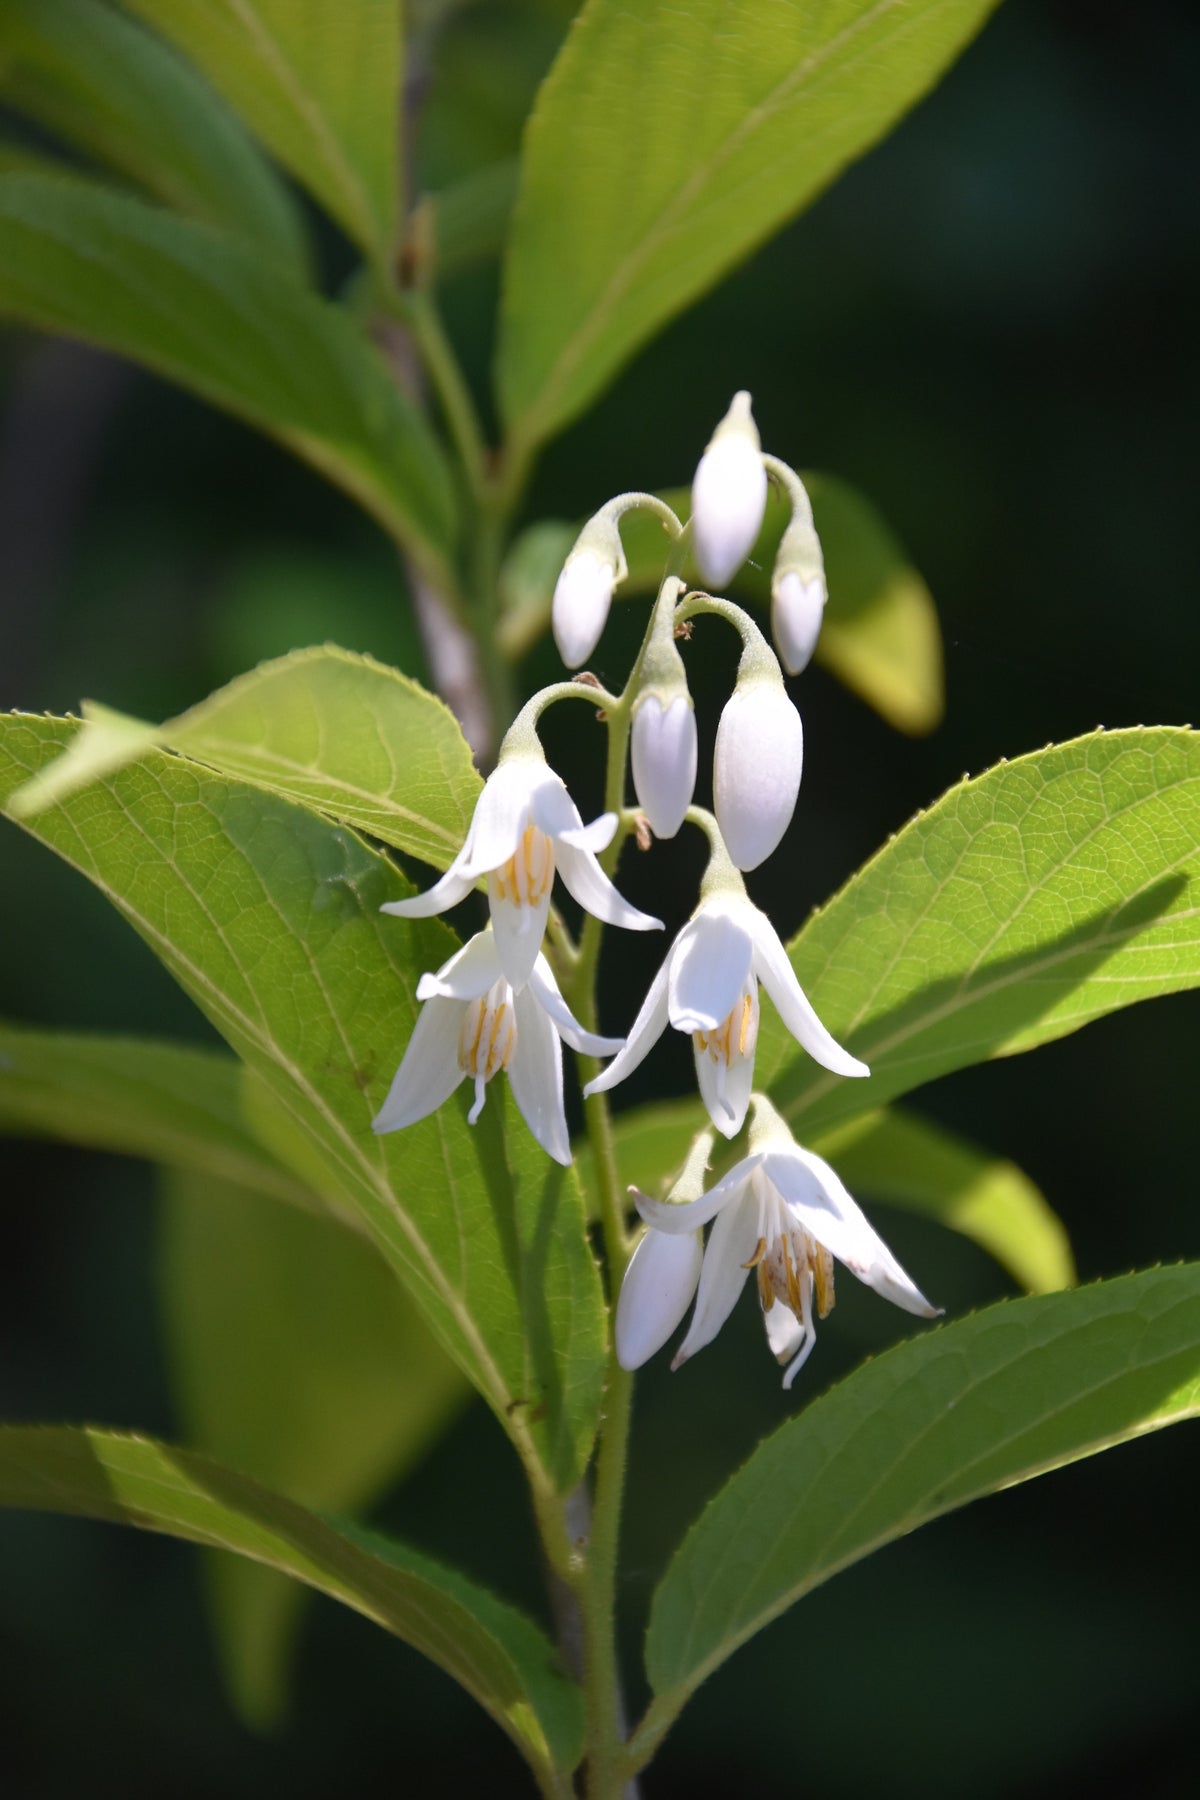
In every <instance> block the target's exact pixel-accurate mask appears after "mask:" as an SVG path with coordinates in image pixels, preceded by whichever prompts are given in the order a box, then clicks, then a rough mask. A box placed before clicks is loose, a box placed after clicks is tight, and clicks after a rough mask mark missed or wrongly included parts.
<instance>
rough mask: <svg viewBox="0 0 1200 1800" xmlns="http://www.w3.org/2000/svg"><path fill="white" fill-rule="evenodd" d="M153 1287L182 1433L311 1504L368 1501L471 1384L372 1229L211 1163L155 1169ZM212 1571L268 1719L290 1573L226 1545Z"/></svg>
mask: <svg viewBox="0 0 1200 1800" xmlns="http://www.w3.org/2000/svg"><path fill="white" fill-rule="evenodd" d="M159 1298H160V1304H161V1307H162V1318H163V1328H164V1335H165V1339H166V1342H167V1346H168V1351H169V1362H170V1370H171V1378H172V1390H173V1392H174V1395H175V1400H176V1405H177V1407H178V1409H179V1413H180V1417H181V1419H182V1421H183V1425H184V1429H185V1432H186V1435H187V1440H188V1442H189V1444H191V1445H194V1446H195V1447H196V1448H197V1449H199V1450H201V1451H204V1452H205V1453H206V1454H208V1455H211V1456H214V1457H216V1458H217V1459H218V1460H219V1461H221V1462H223V1463H227V1464H229V1465H230V1466H231V1467H233V1468H236V1469H240V1470H242V1471H243V1472H244V1473H246V1474H248V1475H252V1476H254V1478H255V1479H256V1480H259V1481H262V1482H263V1483H265V1485H266V1486H268V1487H271V1488H274V1489H276V1490H277V1491H278V1492H280V1493H283V1494H286V1495H287V1496H288V1498H289V1499H292V1500H298V1501H300V1502H301V1503H302V1504H303V1505H305V1506H310V1507H312V1508H314V1509H315V1510H316V1511H318V1512H339V1513H340V1512H348V1513H358V1512H359V1511H360V1510H362V1509H363V1508H364V1507H366V1506H368V1505H370V1504H371V1502H372V1501H374V1500H375V1499H376V1498H377V1497H378V1496H380V1495H381V1494H382V1493H383V1492H384V1491H385V1490H386V1489H387V1488H388V1487H390V1486H391V1485H392V1484H393V1483H395V1482H396V1481H399V1480H400V1479H401V1478H402V1477H403V1475H404V1474H405V1473H406V1472H407V1470H408V1469H410V1468H411V1467H413V1466H414V1465H415V1464H416V1462H417V1461H418V1460H419V1459H420V1458H421V1456H422V1455H423V1454H424V1453H425V1451H426V1450H427V1449H428V1447H429V1445H430V1444H431V1442H432V1441H433V1440H434V1439H436V1438H437V1437H438V1436H440V1435H441V1434H442V1432H444V1431H445V1429H446V1428H447V1426H448V1425H449V1424H450V1423H451V1421H452V1420H453V1419H454V1418H455V1417H456V1416H457V1414H458V1412H459V1410H460V1409H461V1406H462V1403H463V1401H464V1400H465V1398H466V1396H467V1394H468V1393H469V1391H470V1390H469V1389H468V1388H467V1387H466V1384H465V1383H464V1381H463V1378H462V1376H461V1375H460V1373H459V1371H458V1370H457V1368H455V1366H454V1364H453V1363H452V1362H450V1360H449V1359H448V1357H447V1356H446V1355H445V1354H444V1352H443V1351H441V1350H440V1349H439V1348H438V1346H437V1344H436V1343H435V1342H434V1341H433V1339H432V1338H431V1337H430V1335H429V1332H428V1330H427V1328H426V1327H425V1326H424V1325H423V1324H422V1322H421V1320H420V1319H419V1318H418V1316H417V1314H416V1312H415V1310H414V1309H413V1306H412V1303H411V1302H410V1301H409V1300H408V1299H407V1297H406V1296H405V1294H404V1292H403V1290H402V1289H401V1288H400V1287H399V1286H398V1285H397V1283H396V1281H395V1279H394V1278H393V1276H392V1274H391V1272H390V1271H389V1269H388V1268H387V1266H386V1264H385V1263H384V1262H383V1260H382V1259H381V1258H380V1257H379V1256H378V1255H377V1254H376V1252H375V1251H374V1250H373V1249H371V1248H370V1246H369V1245H367V1244H365V1243H364V1242H363V1241H362V1240H361V1239H358V1238H355V1237H352V1236H351V1235H350V1234H349V1233H348V1232H346V1231H343V1230H341V1229H339V1227H338V1226H337V1225H334V1224H332V1223H330V1222H328V1221H326V1220H322V1219H316V1218H311V1217H306V1216H305V1215H304V1214H303V1213H299V1212H296V1211H293V1210H292V1209H291V1208H289V1207H282V1206H278V1205H276V1204H274V1203H273V1202H272V1201H270V1200H264V1199H262V1198H261V1197H260V1196H259V1195H258V1194H256V1193H252V1192H249V1191H248V1190H246V1189H242V1188H238V1187H235V1186H233V1185H232V1184H231V1183H229V1182H227V1181H223V1180H220V1179H214V1177H213V1176H211V1175H209V1174H198V1173H195V1172H189V1173H179V1174H170V1175H167V1176H166V1177H165V1178H164V1182H163V1218H162V1235H161V1240H160V1260H159ZM208 1574H209V1587H210V1593H211V1597H212V1602H213V1611H214V1617H215V1622H216V1625H217V1635H218V1640H219V1644H220V1648H221V1651H222V1660H223V1664H224V1668H225V1673H226V1678H227V1680H228V1682H229V1684H230V1687H231V1690H232V1692H233V1695H234V1698H235V1700H236V1701H237V1703H238V1705H239V1707H240V1709H241V1711H242V1713H243V1715H244V1716H245V1717H246V1718H247V1719H248V1720H249V1721H250V1723H251V1724H253V1725H255V1726H257V1727H258V1728H260V1729H263V1728H267V1727H270V1726H272V1725H275V1724H277V1723H278V1722H279V1721H280V1719H281V1718H282V1715H283V1713H284V1710H285V1708H286V1701H287V1685H288V1678H289V1674H290V1661H291V1652H292V1646H293V1643H294V1639H295V1632H296V1626H297V1624H298V1621H299V1613H300V1607H301V1602H302V1600H303V1595H304V1590H303V1588H301V1587H300V1586H299V1585H298V1584H297V1583H296V1582H294V1581H288V1580H286V1579H285V1578H284V1577H283V1576H281V1575H279V1574H277V1573H276V1572H275V1571H274V1570H272V1569H270V1568H266V1567H263V1566H262V1565H260V1564H256V1563H250V1562H245V1561H243V1560H242V1559H240V1558H233V1557H227V1556H216V1557H213V1558H212V1559H211V1562H210V1564H209V1569H208Z"/></svg>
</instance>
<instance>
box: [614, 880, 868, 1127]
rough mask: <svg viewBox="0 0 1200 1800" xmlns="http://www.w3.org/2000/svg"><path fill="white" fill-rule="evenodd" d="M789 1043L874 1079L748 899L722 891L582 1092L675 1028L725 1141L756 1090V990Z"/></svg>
mask: <svg viewBox="0 0 1200 1800" xmlns="http://www.w3.org/2000/svg"><path fill="white" fill-rule="evenodd" d="M760 981H761V982H762V984H763V986H764V987H765V988H766V990H767V993H768V994H769V995H770V997H771V999H772V1000H773V1001H774V1003H775V1008H776V1011H777V1012H778V1013H779V1016H780V1018H781V1019H782V1020H783V1023H784V1025H785V1026H786V1027H787V1029H788V1030H789V1031H790V1032H791V1034H792V1036H793V1037H794V1038H795V1039H796V1040H797V1041H798V1042H799V1043H800V1044H802V1045H803V1047H804V1048H805V1049H806V1050H807V1051H808V1053H809V1055H810V1056H813V1057H815V1058H816V1060H817V1061H818V1062H819V1063H821V1064H822V1065H823V1067H825V1068H826V1069H831V1070H832V1071H833V1073H834V1074H835V1075H869V1074H870V1072H871V1071H870V1070H869V1069H868V1068H867V1066H866V1064H865V1063H861V1062H859V1060H858V1058H857V1057H855V1056H851V1055H850V1053H849V1052H848V1051H846V1050H843V1049H842V1047H841V1045H840V1044H838V1043H836V1042H835V1041H834V1039H833V1038H832V1037H830V1035H829V1033H828V1032H827V1031H826V1029H825V1027H824V1025H822V1023H821V1021H820V1019H818V1017H817V1015H816V1013H815V1012H814V1011H813V1009H812V1006H811V1005H810V1004H809V1001H808V1000H807V998H806V997H805V994H804V990H803V989H802V988H801V986H800V983H799V982H798V981H797V979H796V971H795V970H794V969H793V968H792V965H791V963H790V962H789V961H788V955H787V951H786V950H785V949H784V947H783V945H782V944H781V943H780V941H779V935H778V933H777V932H776V930H775V927H774V926H773V925H772V924H771V921H770V920H769V919H768V918H767V916H766V914H765V913H763V912H760V911H759V909H758V907H757V906H755V905H754V904H753V902H752V901H750V900H748V899H747V898H746V896H745V894H744V893H740V894H739V893H733V892H729V891H727V890H722V891H720V892H718V893H715V894H713V895H712V896H711V897H710V898H708V899H706V900H704V901H702V902H701V904H700V905H699V906H698V907H697V909H696V911H695V912H694V913H693V915H692V917H691V918H690V919H689V920H688V922H687V924H686V925H685V926H684V927H683V929H682V931H680V933H679V935H678V936H677V937H676V939H675V942H674V943H673V944H672V945H671V948H670V949H669V950H668V952H667V955H666V960H665V961H664V962H663V965H662V967H661V968H660V969H659V971H658V974H657V975H656V976H655V977H654V980H653V981H652V982H651V984H650V991H649V993H648V994H647V995H646V998H645V1000H644V1001H643V1003H642V1009H641V1011H640V1012H639V1013H638V1016H637V1018H636V1019H635V1020H634V1022H633V1027H632V1029H631V1031H630V1033H629V1036H628V1038H627V1039H626V1041H625V1048H624V1049H623V1050H622V1051H621V1052H620V1053H619V1054H618V1055H617V1056H615V1057H614V1058H613V1060H612V1062H610V1063H609V1065H608V1067H607V1068H606V1069H605V1070H604V1071H603V1073H602V1074H600V1075H598V1076H597V1077H596V1079H595V1080H594V1081H591V1082H589V1083H588V1085H587V1087H586V1088H585V1089H584V1093H585V1094H599V1093H603V1092H605V1091H606V1090H607V1089H609V1088H612V1087H615V1086H616V1084H617V1083H618V1082H619V1081H624V1079H625V1077H626V1076H627V1075H630V1074H632V1073H633V1071H634V1069H636V1068H637V1067H638V1065H639V1063H641V1062H642V1061H643V1059H644V1058H645V1057H646V1056H647V1055H648V1054H649V1052H650V1050H651V1048H652V1047H653V1046H654V1044H656V1043H657V1041H658V1039H659V1038H660V1037H661V1036H662V1034H663V1032H664V1031H665V1030H666V1027H667V1026H668V1025H673V1026H674V1027H675V1029H676V1031H685V1032H687V1033H688V1034H689V1035H690V1037H691V1039H692V1046H693V1049H694V1051H695V1056H696V1078H697V1080H698V1082H699V1085H700V1092H701V1094H702V1096H703V1098H704V1103H705V1105H706V1106H707V1108H708V1116H709V1118H710V1119H711V1120H712V1122H713V1124H714V1125H715V1126H716V1128H717V1130H718V1131H720V1132H721V1133H723V1135H724V1136H725V1137H733V1136H735V1135H736V1133H737V1132H738V1131H740V1130H741V1127H742V1122H743V1120H744V1119H745V1117H746V1108H747V1106H748V1104H749V1100H750V1091H751V1088H752V1087H753V1085H754V1047H755V1041H756V1039H757V1037H758V984H759V982H760Z"/></svg>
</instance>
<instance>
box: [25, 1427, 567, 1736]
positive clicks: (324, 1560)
mask: <svg viewBox="0 0 1200 1800" xmlns="http://www.w3.org/2000/svg"><path fill="white" fill-rule="evenodd" d="M0 1505H2V1506H16V1507H23V1508H32V1509H35V1510H37V1511H40V1512H56V1513H72V1514H76V1515H79V1516H82V1517H84V1518H89V1519H104V1520H108V1521H110V1522H111V1523H113V1524H118V1525H137V1526H140V1527H141V1528H142V1529H143V1530H145V1531H158V1532H163V1533H165V1534H166V1535H167V1536H168V1537H178V1538H186V1539H187V1540H189V1541H190V1542H191V1543H195V1544H207V1545H210V1546H211V1547H212V1548H213V1549H218V1550H232V1551H234V1552H236V1553H237V1554H238V1555H240V1556H247V1557H250V1558H252V1559H253V1561H255V1562H258V1563H263V1564H265V1565H266V1566H267V1567H269V1568H272V1569H279V1570H281V1571H282V1572H283V1573H284V1574H285V1575H290V1576H292V1577H293V1578H294V1579H296V1580H297V1581H303V1582H305V1583H306V1584H307V1585H308V1586H309V1587H313V1588H316V1589H317V1590H318V1591H319V1592H321V1593H325V1594H329V1595H330V1596H332V1598H333V1599H335V1600H340V1601H341V1602H342V1603H343V1605H346V1606H349V1607H352V1608H353V1609H354V1611H356V1612H360V1613H363V1614H364V1615H365V1616H366V1617H367V1618H368V1619H373V1620H374V1621H375V1623H376V1624H378V1625H382V1626H383V1628H384V1629H385V1630H386V1631H390V1632H392V1633H393V1634H394V1635H395V1636H396V1637H399V1638H402V1639H403V1641H404V1642H405V1643H407V1644H411V1645H413V1647H414V1648H415V1649H417V1650H419V1651H421V1653H422V1654H423V1655H424V1656H428V1657H429V1658H430V1660H431V1661H433V1662H435V1663H436V1664H437V1665H438V1667H439V1668H441V1669H444V1670H445V1671H446V1673H447V1674H448V1675H451V1676H453V1678H454V1680H455V1681H458V1682H460V1683H461V1684H462V1686H463V1687H465V1688H466V1690H467V1692H468V1693H470V1694H472V1695H473V1696H474V1697H475V1699H476V1700H478V1701H479V1703H480V1705H481V1706H483V1707H485V1708H486V1710H487V1711H488V1712H489V1713H490V1714H491V1715H492V1717H493V1718H494V1719H495V1720H496V1723H497V1724H498V1725H499V1726H500V1727H501V1728H502V1729H503V1730H504V1731H506V1732H507V1733H508V1735H509V1737H510V1738H512V1740H513V1742H514V1743H515V1744H516V1746H517V1748H518V1749H519V1750H520V1751H521V1753H522V1755H524V1756H525V1757H526V1758H527V1759H528V1760H529V1761H530V1762H531V1763H532V1764H533V1766H534V1767H535V1768H537V1769H543V1770H544V1769H545V1768H546V1767H547V1765H551V1766H553V1765H557V1766H558V1767H560V1768H570V1767H571V1766H572V1764H573V1763H574V1762H576V1761H578V1758H579V1753H580V1748H581V1743H582V1719H581V1710H580V1703H579V1693H578V1690H577V1689H576V1688H574V1687H573V1686H572V1685H571V1683H570V1682H569V1681H567V1680H566V1679H565V1678H564V1677H563V1676H562V1675H560V1674H559V1673H558V1672H557V1669H556V1666H555V1656H554V1650H553V1647H552V1645H551V1644H550V1643H549V1642H548V1640H547V1639H546V1638H545V1637H544V1636H543V1635H542V1633H541V1632H540V1631H539V1630H538V1629H537V1627H536V1626H535V1625H533V1624H532V1623H531V1622H530V1621H529V1620H528V1619H526V1618H525V1617H524V1615H523V1614H521V1613H519V1612H518V1611H517V1610H516V1608H515V1607H512V1606H509V1605H507V1604H506V1603H505V1602H504V1601H502V1600H498V1599H496V1597H495V1596H494V1595H492V1594H489V1593H488V1592H487V1591H486V1589H484V1588H480V1587H477V1586H476V1584H475V1583H474V1582H472V1581H469V1580H468V1579H467V1578H466V1577H465V1576H463V1575H459V1574H458V1573H457V1572H455V1571H454V1570H451V1569H444V1568H442V1567H440V1566H439V1565H438V1564H437V1563H435V1562H432V1561H431V1560H430V1559H429V1558H428V1557H425V1556H422V1555H420V1554H419V1552H417V1551H415V1550H411V1549H409V1547H408V1546H407V1545H405V1544H401V1543H398V1542H397V1541H396V1540H395V1539H392V1538H384V1537H382V1536H380V1535H379V1534H377V1533H370V1534H368V1533H365V1532H358V1531H354V1530H353V1529H352V1528H350V1527H344V1526H343V1527H339V1526H335V1525H332V1524H330V1523H329V1522H328V1521H326V1520H325V1519H322V1518H319V1517H318V1516H317V1515H316V1514H315V1513H312V1512H309V1511H307V1510H306V1508H304V1507H302V1506H297V1505H296V1504H295V1503H294V1502H292V1501H290V1500H287V1499H285V1498H284V1497H283V1496H282V1495H280V1494H273V1493H271V1492H270V1491H269V1490H268V1489H266V1488H264V1487H260V1486H259V1485H258V1483H257V1482H254V1481H251V1480H248V1479H247V1478H246V1477H245V1476H243V1475H241V1474H238V1473H236V1472H235V1471H233V1470H232V1469H226V1468H222V1467H221V1465H220V1464H219V1463H215V1462H210V1461H208V1460H207V1459H206V1458H204V1457H200V1456H193V1455H191V1454H190V1453H189V1452H187V1451H184V1450H176V1449H174V1448H172V1447H171V1446H169V1445H166V1444H158V1443H155V1442H153V1440H151V1439H148V1438H139V1437H128V1436H124V1435H122V1434H120V1433H118V1432H113V1431H100V1430H96V1429H92V1428H89V1429H84V1430H68V1429H62V1428H57V1427H53V1426H41V1427H38V1426H32V1427H30V1426H25V1427H15V1426H8V1427H4V1428H0ZM397 1717H398V1718H399V1719H402V1718H403V1694H402V1693H401V1694H400V1696H399V1697H398V1699H397Z"/></svg>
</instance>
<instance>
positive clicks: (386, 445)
mask: <svg viewBox="0 0 1200 1800" xmlns="http://www.w3.org/2000/svg"><path fill="white" fill-rule="evenodd" d="M0 315H7V316H8V317H10V318H15V319H20V320H22V321H24V323H26V324H28V325H33V326H36V327H38V328H39V329H41V330H44V331H55V332H63V333H65V334H66V335H67V336H69V337H78V338H82V339H84V340H86V341H87V342H89V343H94V344H99V345H101V346H103V347H104V348H105V349H108V350H115V351H117V352H118V353H119V354H120V355H123V356H128V357H130V358H132V359H133V360H134V361H135V362H139V363H142V364H144V365H145V366H146V367H147V368H148V369H152V370H154V371H155V373H156V374H159V375H164V376H166V377H167V378H168V379H169V380H171V381H177V382H179V383H180V384H181V385H182V386H183V387H186V388H189V389H191V391H192V392H194V393H197V394H199V395H200V396H201V398H202V399H205V400H208V401H211V402H212V403H213V404H214V405H217V406H223V407H225V408H227V409H228V410H229V411H230V412H233V413H236V414H237V415H238V416H239V417H240V418H243V419H246V420H248V421H249V422H250V423H251V424H253V425H256V426H258V427H259V429H260V430H262V431H265V432H267V433H268V435H269V436H271V437H275V438H278V439H279V441H280V442H281V443H283V444H285V445H286V446H287V447H288V448H289V449H290V450H292V451H294V452H295V454H296V455H298V456H301V457H303V458H304V459H305V460H306V461H307V462H310V463H312V464H313V466H314V467H315V468H317V469H318V470H320V472H321V473H322V474H323V475H325V476H327V477H328V478H329V479H330V480H331V481H333V482H335V483H336V484H337V485H338V486H340V487H342V488H344V489H345V490H346V491H347V492H348V493H349V494H352V495H353V496H354V498H355V499H356V500H357V501H359V503H360V504H361V505H362V506H363V507H365V508H366V510H367V511H368V512H369V513H371V514H372V515H373V516H374V517H375V518H376V519H378V520H379V522H380V523H381V524H382V525H383V526H384V528H385V529H386V530H388V531H390V532H391V533H392V534H393V535H394V536H396V537H398V538H399V539H401V540H402V541H403V542H404V543H405V544H406V546H407V547H408V548H409V549H410V550H411V552H412V554H413V555H414V556H415V557H416V558H417V560H418V561H420V562H423V563H424V564H425V566H426V567H427V568H429V569H430V570H432V571H434V572H438V571H441V570H442V569H443V566H444V563H445V559H446V557H447V555H448V554H449V550H450V546H451V543H452V539H453V530H454V499H453V493H452V488H451V481H450V475H449V471H448V469H447V466H446V462H445V459H444V457H443V454H442V451H441V449H440V447H439V444H438V441H437V439H436V438H435V436H434V435H433V432H432V431H431V430H430V429H429V427H428V426H427V425H426V424H425V422H424V420H423V419H422V417H421V416H420V414H419V413H418V412H417V411H416V410H415V408H414V407H413V406H412V405H411V404H410V403H409V402H408V401H407V400H405V399H404V398H403V397H402V395H401V394H400V391H399V389H398V388H397V386H396V384H395V382H394V381H393V380H392V379H391V377H390V375H389V374H388V372H387V370H386V369H385V368H384V366H383V363H382V361H381V360H380V358H379V357H378V356H377V354H376V353H375V351H374V350H373V349H372V347H371V346H370V344H369V343H368V342H367V341H366V339H365V338H364V337H363V335H362V333H361V331H360V329H359V328H358V326H357V325H356V324H355V323H354V321H353V320H352V319H351V318H350V317H349V316H348V315H347V314H345V313H343V312H342V311H340V310H339V308H338V307H336V306H334V305H332V304H331V303H330V302H328V301H326V300H322V299H321V298H320V297H319V296H318V295H316V294H314V293H312V292H311V291H310V290H309V289H308V288H306V287H304V286H303V285H302V284H301V283H300V281H298V280H296V279H293V278H292V277H291V276H290V275H289V274H288V273H287V271H286V270H285V269H283V268H282V267H281V265H280V264H279V263H278V261H277V260H276V259H275V258H273V257H264V256H262V255H261V254H260V253H259V252H258V251H257V250H255V249H254V248H253V247H252V246H250V245H247V244H245V243H243V242H241V241H239V240H238V239H236V238H234V237H231V236H230V235H229V234H228V233H226V232H223V231H218V230H215V229H213V228H211V227H209V226H207V225H202V224H198V223H196V222H194V221H192V220H189V219H182V218H177V217H175V216H173V215H171V214H169V213H166V212H164V211H163V210H162V209H161V208H160V207H157V206H151V205H147V204H145V203H144V202H142V201H140V200H135V199H132V198H127V197H126V196H124V195H120V194H114V193H112V192H111V191H109V190H108V189H106V188H104V187H102V186H101V185H100V184H98V183H96V182H91V181H85V180H82V179H79V178H70V179H68V178H67V177H62V178H61V179H60V178H56V177H53V176H46V175H37V174H19V173H18V174H12V175H4V176H2V177H0Z"/></svg>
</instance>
